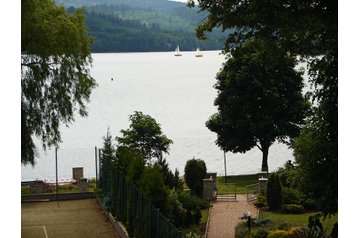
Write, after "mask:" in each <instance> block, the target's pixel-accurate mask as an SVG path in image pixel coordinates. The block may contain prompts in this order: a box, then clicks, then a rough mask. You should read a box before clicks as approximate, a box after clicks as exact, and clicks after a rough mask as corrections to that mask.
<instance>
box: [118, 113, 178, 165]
mask: <svg viewBox="0 0 358 238" xmlns="http://www.w3.org/2000/svg"><path fill="white" fill-rule="evenodd" d="M129 120H130V122H131V124H130V126H129V129H127V130H121V133H122V137H117V138H116V139H117V141H118V144H119V145H125V146H128V147H129V148H131V149H132V150H138V151H139V152H141V153H142V154H143V155H144V156H145V158H146V162H150V160H151V159H152V158H157V159H159V158H162V153H167V154H168V153H169V146H170V144H172V143H173V141H172V140H170V139H169V138H168V137H167V136H166V135H164V134H163V132H162V129H161V128H160V124H158V123H157V122H156V121H155V119H154V118H152V117H151V116H149V115H144V114H143V113H142V112H138V111H136V112H134V114H133V115H130V116H129Z"/></svg>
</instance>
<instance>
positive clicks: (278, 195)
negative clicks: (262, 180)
mask: <svg viewBox="0 0 358 238" xmlns="http://www.w3.org/2000/svg"><path fill="white" fill-rule="evenodd" d="M266 186H267V188H266V200H267V203H268V205H269V208H270V209H271V210H275V209H279V208H281V205H282V185H281V181H280V177H279V175H278V174H276V173H271V174H270V176H269V178H268V180H267V185H266Z"/></svg>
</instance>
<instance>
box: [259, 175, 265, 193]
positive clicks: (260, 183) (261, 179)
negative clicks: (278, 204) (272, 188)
mask: <svg viewBox="0 0 358 238" xmlns="http://www.w3.org/2000/svg"><path fill="white" fill-rule="evenodd" d="M266 183H267V178H263V177H261V178H259V186H258V191H257V192H258V194H260V192H261V191H262V190H264V189H265V188H266Z"/></svg>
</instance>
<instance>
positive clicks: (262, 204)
mask: <svg viewBox="0 0 358 238" xmlns="http://www.w3.org/2000/svg"><path fill="white" fill-rule="evenodd" d="M254 205H255V206H256V207H257V208H261V207H265V206H267V202H266V198H265V197H264V196H261V195H260V196H258V197H257V200H256V201H255V202H254Z"/></svg>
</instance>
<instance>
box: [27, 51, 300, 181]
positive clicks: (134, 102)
mask: <svg viewBox="0 0 358 238" xmlns="http://www.w3.org/2000/svg"><path fill="white" fill-rule="evenodd" d="M182 53H183V56H181V57H174V56H173V53H172V52H159V53H107V54H93V68H92V69H91V75H92V76H93V77H94V78H95V79H96V81H97V83H98V87H97V88H96V89H95V90H94V91H93V93H92V95H91V101H90V102H89V103H88V112H89V115H88V117H87V118H81V117H80V116H77V117H76V120H75V122H74V123H73V124H71V125H70V126H69V127H68V128H67V127H61V133H62V140H63V143H61V145H60V148H59V151H58V170H59V178H71V177H72V168H73V167H83V168H84V176H85V177H88V178H91V177H95V160H94V147H95V146H97V147H101V146H102V144H103V139H102V138H103V136H104V135H106V131H107V128H110V131H111V134H112V136H113V137H116V136H119V135H120V130H121V129H127V128H128V126H129V119H128V117H129V115H131V114H133V112H134V111H142V112H143V113H144V114H149V115H150V116H152V117H153V118H154V119H155V120H156V121H157V122H158V123H159V124H160V125H161V128H162V131H163V133H164V134H166V135H167V136H168V137H169V138H170V139H171V140H173V142H174V144H172V145H171V147H170V155H166V158H167V161H168V163H169V167H170V168H171V169H172V170H173V171H174V169H175V168H178V169H179V171H180V175H181V176H183V171H184V166H185V163H186V161H187V160H188V159H191V158H193V157H195V158H200V159H202V160H204V161H205V162H206V166H207V169H208V171H214V172H217V173H218V174H219V175H223V174H224V162H223V157H224V156H223V152H222V151H221V150H220V149H219V148H218V147H217V146H216V144H215V140H216V134H215V133H213V132H211V131H209V130H208V129H207V128H206V127H205V122H206V121H207V120H208V118H209V117H210V116H211V115H212V114H214V113H215V112H216V108H215V107H214V105H213V101H214V99H215V97H216V95H217V92H216V90H215V89H214V88H213V85H214V84H215V82H216V80H215V76H216V73H217V72H218V71H219V69H220V68H221V65H222V63H223V62H224V61H225V57H224V56H223V55H220V52H219V51H204V52H203V55H204V57H201V58H197V57H194V54H195V52H182ZM111 78H113V81H112V80H111ZM37 145H38V151H39V156H40V157H39V158H37V159H36V165H35V167H33V168H32V167H31V166H30V165H28V166H22V169H21V179H22V181H24V180H33V179H53V178H55V151H54V149H51V150H47V151H46V152H44V151H43V150H42V148H41V143H39V141H37ZM226 159H227V174H231V175H233V174H249V173H255V172H259V170H260V168H261V159H262V153H261V151H260V150H259V149H257V148H254V149H252V150H251V151H249V152H247V153H245V154H232V153H227V154H226ZM287 160H293V155H292V151H291V150H290V149H288V148H287V146H286V145H284V144H278V143H275V144H274V145H272V146H271V147H270V151H269V160H268V164H269V170H270V171H273V170H275V169H277V168H278V167H280V166H283V165H284V163H285V162H286V161H287Z"/></svg>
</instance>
